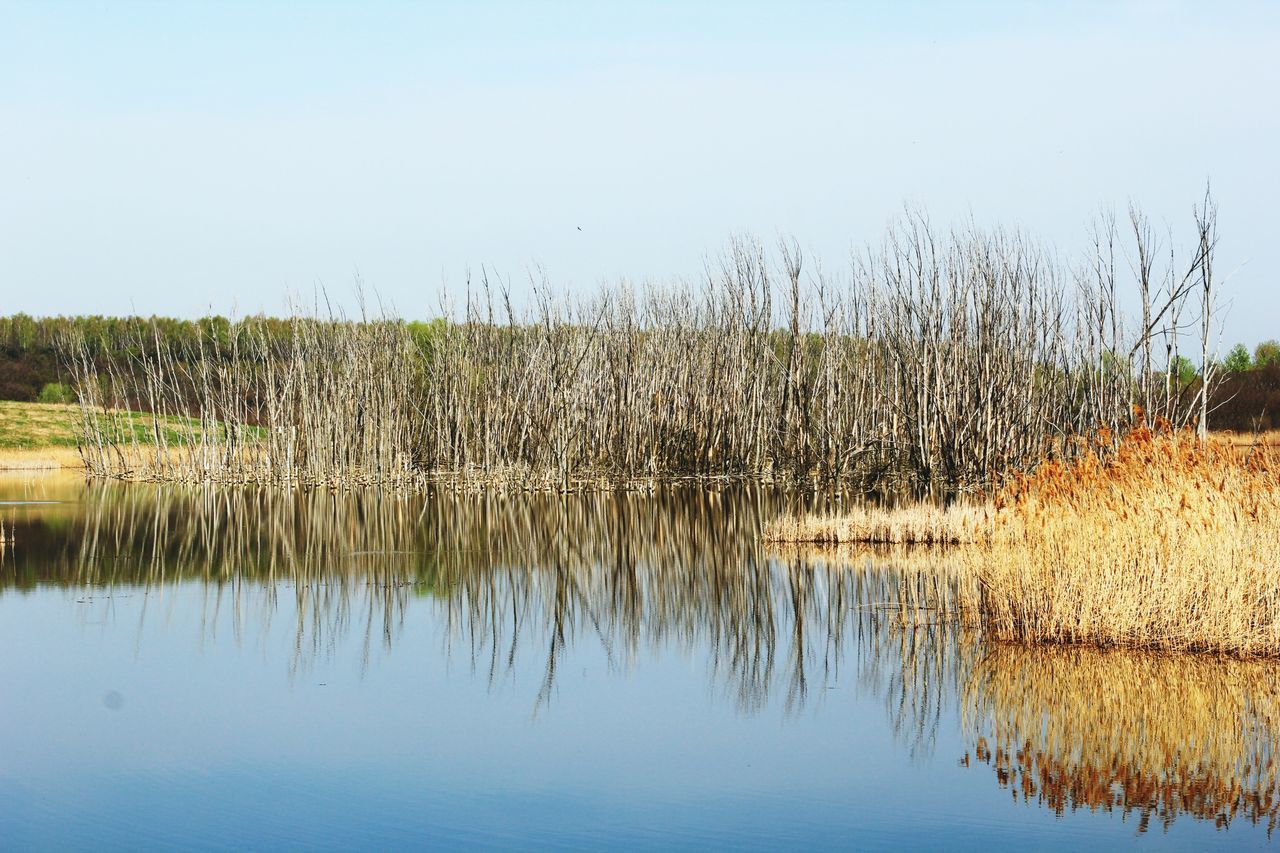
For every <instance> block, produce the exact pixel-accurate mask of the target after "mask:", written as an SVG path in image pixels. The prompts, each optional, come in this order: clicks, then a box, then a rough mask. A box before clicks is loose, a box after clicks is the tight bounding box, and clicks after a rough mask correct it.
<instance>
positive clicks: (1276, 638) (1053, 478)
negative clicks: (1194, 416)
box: [967, 427, 1280, 656]
mask: <svg viewBox="0 0 1280 853" xmlns="http://www.w3.org/2000/svg"><path fill="white" fill-rule="evenodd" d="M998 502H999V503H1000V504H1002V505H1004V506H1005V507H1006V508H1007V511H1004V512H1001V513H1000V514H999V515H997V516H996V521H995V523H994V524H993V525H992V532H991V537H992V538H991V544H990V547H989V548H986V549H981V550H977V551H973V552H970V553H969V554H968V555H967V557H968V560H969V562H970V565H971V566H972V568H973V570H974V571H975V572H976V573H977V575H978V576H979V577H980V579H981V581H982V597H981V602H980V608H981V613H982V616H983V621H984V623H985V625H986V626H987V629H988V630H989V631H990V632H991V633H992V634H993V635H994V636H996V637H998V638H1002V639H1008V640H1017V641H1032V642H1050V643H1087V644H1094V645H1101V646H1109V645H1118V646H1133V647H1143V648H1158V649H1169V650H1195V651H1208V652H1218V653H1230V654H1237V655H1246V656H1248V655H1269V656H1275V655H1280V583H1278V582H1277V579H1276V555H1277V554H1280V457H1277V454H1276V452H1275V451H1274V450H1273V449H1271V448H1268V447H1258V448H1255V449H1254V450H1253V451H1252V452H1251V453H1249V454H1248V455H1245V456H1242V455H1241V454H1239V453H1237V452H1235V451H1233V450H1232V449H1231V448H1230V447H1226V446H1221V445H1216V444H1213V443H1205V442H1201V441H1198V440H1196V439H1195V438H1194V437H1193V436H1190V435H1188V434H1186V433H1180V432H1174V431H1168V432H1164V433H1160V434H1154V433H1152V431H1151V430H1148V429H1146V428H1145V427H1140V428H1137V429H1135V430H1133V431H1132V432H1131V433H1130V434H1129V435H1128V436H1127V437H1126V438H1125V439H1124V440H1122V441H1121V442H1120V444H1119V447H1118V449H1116V450H1115V451H1114V452H1107V453H1101V452H1097V451H1090V452H1088V453H1086V454H1084V455H1083V456H1082V457H1081V458H1079V459H1078V460H1076V461H1074V462H1070V463H1064V462H1049V463H1046V464H1044V465H1042V466H1041V467H1040V468H1039V469H1038V470H1037V471H1036V472H1035V473H1034V474H1032V475H1028V476H1023V477H1018V478H1016V479H1015V480H1014V481H1013V482H1012V483H1010V484H1009V485H1008V486H1007V487H1006V488H1005V489H1004V490H1003V491H1002V492H1001V494H1000V496H999V498H998Z"/></svg>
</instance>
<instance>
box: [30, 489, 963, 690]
mask: <svg viewBox="0 0 1280 853" xmlns="http://www.w3.org/2000/svg"><path fill="white" fill-rule="evenodd" d="M783 500H784V499H783V498H780V497H779V496H778V495H776V494H772V493H768V492H758V491H730V492H726V493H714V492H706V491H701V490H698V491H693V492H682V491H667V492H661V493H659V494H657V495H651V496H638V495H629V494H619V495H596V496H574V497H563V496H549V495H548V496H533V497H528V496H526V497H522V498H519V499H506V498H501V497H495V496H472V497H456V496H452V495H450V496H447V497H444V496H426V497H423V496H405V495H400V496H389V495H385V494H377V493H363V494H356V495H351V494H345V495H334V494H331V493H329V492H324V491H309V492H282V491H270V490H259V489H209V490H203V489H182V488H164V487H139V486H130V487H120V486H112V485H104V486H95V487H93V488H92V490H91V491H90V492H89V494H88V499H87V500H86V501H85V506H84V512H83V513H82V514H80V515H77V516H74V520H73V521H72V522H71V529H64V530H61V531H59V532H58V534H57V535H56V536H50V535H45V536H39V535H37V536H34V538H33V541H32V543H31V547H26V548H24V549H23V552H22V554H23V559H24V564H23V566H22V567H20V569H19V572H18V576H19V577H20V578H25V579H26V580H25V582H27V583H49V582H53V583H61V584H65V585H84V584H92V585H119V584H129V585H144V586H149V585H161V584H167V583H172V582H176V581H183V580H193V581H198V582H200V583H202V584H203V588H204V589H205V590H206V594H207V597H208V612H209V614H210V617H211V624H212V622H213V621H214V620H213V619H212V617H213V616H215V615H221V616H224V617H225V616H227V615H228V613H230V616H231V619H232V622H233V624H234V625H236V626H237V630H242V629H243V626H246V625H251V624H253V623H254V620H255V619H256V620H258V621H260V622H261V623H262V624H269V622H270V620H271V619H272V618H273V617H274V615H275V613H276V610H277V607H276V605H277V604H278V603H279V601H278V597H279V596H281V595H290V594H291V595H292V596H293V597H294V599H295V600H294V604H295V605H296V607H295V608H293V609H294V612H295V613H296V619H297V624H296V626H295V631H296V639H295V654H296V657H297V663H298V665H303V666H305V665H306V663H307V661H308V660H311V659H314V658H315V657H317V656H319V655H324V654H327V653H328V652H330V651H331V650H332V649H333V648H334V644H335V643H337V642H339V641H340V640H341V638H343V637H346V636H348V635H349V634H350V633H352V632H357V633H359V634H362V636H363V642H364V648H365V650H366V654H367V653H368V652H370V651H372V650H373V649H374V648H375V647H376V646H378V645H379V644H380V645H381V646H383V647H390V646H391V645H392V644H393V643H394V642H395V641H396V639H397V637H398V636H399V633H400V628H401V626H402V622H403V619H404V613H405V610H406V608H407V607H408V605H409V604H410V602H412V601H414V600H415V599H428V600H430V601H431V602H433V604H432V606H434V607H435V608H437V609H438V610H439V612H440V614H441V623H442V624H443V625H444V627H445V632H444V633H445V638H446V639H445V643H446V646H447V648H446V651H447V652H448V653H449V654H450V655H453V656H455V657H456V656H465V658H466V660H467V662H468V664H469V666H471V667H472V668H473V669H474V670H475V671H476V672H478V673H480V674H482V675H483V676H484V677H485V678H487V679H488V680H489V681H490V682H491V683H496V682H498V681H500V680H502V679H505V678H508V677H513V676H514V675H515V674H516V673H517V672H518V671H527V669H528V667H529V665H530V663H531V662H532V661H537V662H538V663H537V664H535V665H537V666H540V667H541V669H542V671H543V679H542V688H541V691H540V693H539V701H545V700H546V699H547V698H549V697H550V696H551V694H552V693H553V691H554V689H555V684H556V681H557V675H558V672H559V668H560V666H561V663H562V661H563V659H564V656H565V654H566V652H568V651H569V650H570V649H572V648H574V647H576V646H577V645H579V644H582V643H590V644H596V645H598V647H599V648H601V649H603V651H604V653H605V655H606V657H607V659H608V661H609V663H610V666H612V667H614V668H618V669H626V668H628V667H630V666H632V665H633V664H634V663H635V661H636V660H637V658H638V657H639V656H640V654H641V653H642V652H643V651H644V650H646V649H651V648H657V647H669V648H678V649H682V650H685V651H688V652H692V653H699V654H705V656H706V659H707V661H708V665H709V669H710V670H711V671H712V673H713V678H714V679H715V682H716V683H717V684H719V685H721V687H722V688H723V689H724V690H725V691H726V692H727V693H728V694H729V695H731V696H732V697H733V699H734V701H735V702H736V703H737V704H738V705H739V706H740V707H742V708H744V709H752V708H757V707H759V706H760V705H761V704H762V703H764V702H765V701H767V699H768V697H769V696H770V694H771V692H772V691H774V690H778V689H783V690H785V692H786V700H787V704H788V706H789V707H792V708H798V707H799V706H800V705H802V704H803V703H804V702H806V701H807V700H808V699H809V698H811V696H812V694H813V692H814V691H815V690H818V691H821V690H823V689H825V687H826V686H827V685H829V684H831V683H832V682H833V681H834V680H835V679H836V678H838V677H839V674H840V666H841V663H842V658H843V655H844V653H845V651H846V650H847V649H848V648H850V647H851V644H852V643H853V642H855V640H857V641H859V642H862V643H864V645H865V644H868V643H876V644H883V643H884V642H887V641H885V640H883V639H880V637H881V635H882V634H884V633H885V631H887V630H896V628H895V626H899V625H900V623H901V622H902V619H903V618H905V617H904V616H903V614H905V613H906V611H905V610H903V608H904V607H916V603H915V602H917V599H921V598H922V597H929V596H933V597H934V598H936V597H937V593H938V585H939V583H940V582H939V581H938V580H937V578H936V577H935V579H934V580H932V581H929V582H927V583H925V586H921V585H920V584H921V583H922V578H923V577H925V576H926V575H929V574H934V575H936V572H931V571H930V570H929V568H928V566H931V565H932V563H928V562H927V561H926V566H925V568H924V569H923V570H917V571H915V573H914V574H911V573H907V574H904V573H896V570H895V569H893V568H892V565H891V564H890V563H886V562H884V561H883V560H880V561H876V562H875V564H874V566H873V567H870V568H865V569H864V568H862V567H860V568H859V569H858V570H850V569H849V568H847V567H846V566H845V565H844V564H843V563H841V562H836V561H833V562H831V563H830V564H829V565H828V564H825V563H811V562H810V561H809V560H808V559H802V558H800V557H797V556H790V557H785V558H777V557H771V556H769V555H767V554H766V553H764V552H763V551H761V550H760V548H759V544H758V542H759V533H760V525H761V519H762V518H766V517H771V516H772V515H774V514H776V513H777V512H778V511H779V509H780V508H781V503H782V502H783ZM46 533H47V531H46ZM930 584H932V586H930ZM246 589H247V590H248V591H246ZM931 590H932V591H931ZM931 600H933V599H931ZM890 605H892V608H896V610H894V609H892V608H891V609H886V608H889V607H890ZM248 611H254V612H252V613H250V612H248ZM892 612H899V616H897V617H894V618H893V619H889V618H888V616H889V614H890V613H892ZM920 612H924V611H920ZM911 619H912V620H915V619H916V615H912V616H911ZM871 638H876V639H874V640H873V639H871ZM530 655H533V656H534V657H533V659H532V661H531V659H529V656H530ZM886 667H887V665H886ZM887 668H888V667H887Z"/></svg>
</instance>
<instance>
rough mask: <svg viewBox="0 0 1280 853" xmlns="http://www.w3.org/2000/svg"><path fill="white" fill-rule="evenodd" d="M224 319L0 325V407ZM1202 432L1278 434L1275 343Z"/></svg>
mask: <svg viewBox="0 0 1280 853" xmlns="http://www.w3.org/2000/svg"><path fill="white" fill-rule="evenodd" d="M257 322H258V323H260V324H261V328H262V329H263V330H265V331H266V333H267V335H268V336H269V337H272V338H275V339H276V340H278V341H279V342H281V343H282V344H284V343H285V342H287V341H288V340H289V337H290V328H291V326H290V322H291V321H289V320H287V319H274V318H261V319H260V320H258V321H257ZM440 323H441V321H438V320H437V321H433V322H430V323H407V324H406V325H407V327H408V329H409V331H410V333H411V334H412V336H413V337H414V338H415V339H422V340H423V341H425V340H426V339H428V338H430V337H431V335H432V333H433V330H435V329H437V328H438V327H439V325H440ZM230 325H231V321H230V320H228V319H226V318H223V317H206V318H202V319H199V320H178V319H172V318H167V317H150V318H148V317H97V316H93V317H51V318H35V317H30V316H27V315H25V314H16V315H13V316H11V317H0V400H14V401H20V402H37V401H40V402H54V403H56V402H72V401H73V391H72V389H71V380H70V371H69V370H68V368H67V365H66V364H64V363H63V360H62V356H61V354H60V349H59V344H58V342H59V340H61V339H62V338H63V337H64V336H66V335H68V334H75V335H76V336H77V338H81V337H82V339H83V341H84V343H85V345H86V351H87V352H88V353H89V354H91V356H104V355H106V354H111V355H113V356H115V363H117V364H119V363H121V362H122V361H123V362H126V363H127V361H128V359H127V358H126V359H123V360H121V359H120V358H119V357H120V356H121V355H125V356H128V355H129V354H131V353H132V354H134V355H137V356H139V357H141V356H144V355H147V354H150V353H148V352H147V351H148V350H149V349H151V348H152V347H151V346H150V344H151V342H154V340H155V336H156V335H157V334H159V335H160V336H162V337H164V338H166V339H167V340H168V341H169V342H170V343H176V344H196V343H197V342H198V341H199V340H200V338H201V337H202V336H204V337H205V338H206V339H208V337H209V336H210V335H213V336H217V335H218V333H219V332H220V331H222V330H225V329H228V328H230ZM180 349H185V347H181V348H180ZM1217 375H1218V381H1217V384H1216V387H1215V390H1214V393H1213V397H1212V400H1211V407H1210V415H1209V427H1210V428H1211V429H1217V430H1233V431H1236V432H1253V431H1266V430H1274V429H1280V342H1277V341H1274V340H1270V341H1265V342H1263V343H1260V344H1258V345H1257V346H1256V347H1255V348H1254V349H1253V351H1252V352H1250V351H1249V349H1248V348H1247V347H1245V346H1244V345H1243V344H1237V345H1236V346H1235V347H1234V348H1233V349H1232V350H1231V351H1230V352H1229V353H1227V355H1226V357H1225V358H1224V359H1223V360H1222V361H1221V362H1220V363H1219V364H1218V365H1217Z"/></svg>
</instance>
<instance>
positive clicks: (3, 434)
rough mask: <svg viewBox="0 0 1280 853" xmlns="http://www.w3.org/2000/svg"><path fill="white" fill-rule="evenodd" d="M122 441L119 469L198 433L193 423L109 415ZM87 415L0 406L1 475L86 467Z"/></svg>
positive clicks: (67, 407) (70, 407)
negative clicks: (142, 451) (161, 445)
mask: <svg viewBox="0 0 1280 853" xmlns="http://www.w3.org/2000/svg"><path fill="white" fill-rule="evenodd" d="M103 417H109V418H110V419H111V420H112V422H113V423H114V424H116V428H117V432H116V434H117V435H118V437H119V441H118V442H117V444H116V447H115V449H114V451H113V453H114V454H115V456H116V457H117V459H118V460H119V461H120V464H127V460H129V459H130V458H137V457H138V456H139V455H141V454H140V453H139V449H147V452H146V453H145V455H146V456H148V458H150V456H152V451H153V449H154V447H155V445H156V443H157V435H159V436H160V441H161V442H163V443H176V442H180V441H182V440H184V437H185V436H188V435H190V434H191V433H192V432H193V430H195V428H196V424H195V422H194V421H191V420H190V419H184V418H174V417H167V418H166V417H162V418H160V419H159V420H158V421H157V420H156V419H154V418H152V417H151V415H148V414H146V413H144V412H123V411H111V412H108V413H105V414H104V415H103ZM83 436H84V415H83V412H82V411H81V408H80V406H78V405H74V404H64V403H15V402H9V401H0V470H41V469H52V468H83V467H84V459H83V457H82V455H81V452H80V449H79V448H80V446H81V442H82V440H83Z"/></svg>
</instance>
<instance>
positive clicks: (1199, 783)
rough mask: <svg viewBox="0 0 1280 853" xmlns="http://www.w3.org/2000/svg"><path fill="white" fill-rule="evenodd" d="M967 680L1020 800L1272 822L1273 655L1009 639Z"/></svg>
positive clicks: (978, 720)
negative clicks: (1236, 656)
mask: <svg viewBox="0 0 1280 853" xmlns="http://www.w3.org/2000/svg"><path fill="white" fill-rule="evenodd" d="M962 691H963V692H962V697H961V701H962V717H963V722H964V726H965V729H966V734H967V736H968V737H969V738H970V739H971V741H972V742H973V743H974V744H975V750H974V751H975V757H976V758H977V759H978V760H979V761H983V762H986V763H988V764H990V765H991V766H992V767H993V768H994V770H995V773H996V777H997V779H998V780H999V782H1000V784H1001V785H1002V786H1005V787H1008V788H1010V789H1011V790H1012V791H1013V792H1014V796H1015V797H1016V796H1019V795H1020V796H1021V797H1022V799H1023V800H1025V801H1035V802H1038V803H1040V804H1042V805H1046V806H1048V807H1050V808H1052V809H1053V810H1054V811H1056V812H1057V813H1058V814H1062V813H1063V812H1065V811H1074V810H1076V809H1080V808H1088V809H1091V810H1097V809H1102V810H1105V811H1120V812H1122V813H1124V814H1126V815H1127V814H1131V813H1133V814H1137V815H1139V816H1140V823H1139V828H1140V830H1141V829H1145V828H1146V826H1147V823H1148V822H1149V821H1150V819H1151V818H1152V817H1155V818H1157V819H1159V820H1161V821H1162V822H1163V823H1164V824H1165V825H1166V826H1167V825H1168V823H1169V822H1171V821H1172V820H1173V819H1174V818H1175V817H1177V816H1178V815H1180V814H1189V815H1192V816H1194V817H1197V818H1202V819H1206V820H1213V821H1215V822H1217V823H1218V824H1219V825H1225V824H1227V823H1228V822H1230V821H1231V820H1234V819H1236V818H1238V817H1244V818H1245V819H1247V820H1249V821H1251V822H1253V823H1265V824H1266V826H1267V828H1268V830H1269V831H1270V830H1271V829H1273V828H1274V827H1275V825H1276V821H1277V814H1278V812H1280V784H1278V783H1280V777H1278V774H1280V767H1277V765H1276V755H1275V752H1274V748H1275V744H1274V740H1273V734H1274V732H1276V731H1280V666H1277V665H1276V664H1274V663H1272V662H1269V661H1245V660H1233V659H1218V658H1206V657H1199V656H1187V655H1163V654H1151V653H1138V652H1128V651H1123V650H1110V651H1103V650H1097V649H1086V648H1080V647H1074V648H1057V649H1055V648H1049V647H1026V646H1010V645H1001V646H996V647H993V648H991V649H989V650H988V651H987V653H986V654H985V655H983V656H981V657H980V658H979V659H978V661H977V662H976V663H975V665H974V668H973V671H972V672H971V674H970V675H969V677H968V679H967V681H966V682H965V684H964V686H963V688H962ZM969 759H970V757H969V755H967V754H966V756H965V758H964V759H963V760H962V763H965V764H967V763H968V762H969Z"/></svg>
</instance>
